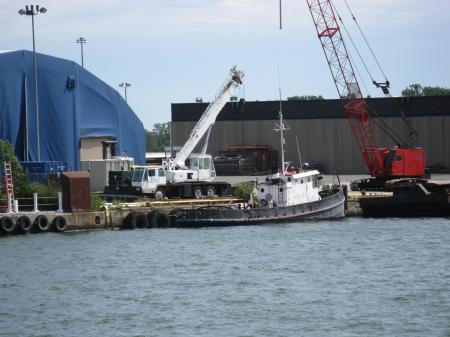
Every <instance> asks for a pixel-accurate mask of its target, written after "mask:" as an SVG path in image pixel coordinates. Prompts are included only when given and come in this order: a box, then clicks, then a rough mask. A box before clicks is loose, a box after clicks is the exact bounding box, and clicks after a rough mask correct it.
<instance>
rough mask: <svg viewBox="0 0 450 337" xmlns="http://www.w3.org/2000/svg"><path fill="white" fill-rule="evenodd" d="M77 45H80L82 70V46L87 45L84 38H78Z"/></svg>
mask: <svg viewBox="0 0 450 337" xmlns="http://www.w3.org/2000/svg"><path fill="white" fill-rule="evenodd" d="M77 43H79V44H80V45H81V66H82V67H83V68H84V60H83V44H85V43H87V40H86V39H85V38H84V37H80V38H79V39H78V40H77Z"/></svg>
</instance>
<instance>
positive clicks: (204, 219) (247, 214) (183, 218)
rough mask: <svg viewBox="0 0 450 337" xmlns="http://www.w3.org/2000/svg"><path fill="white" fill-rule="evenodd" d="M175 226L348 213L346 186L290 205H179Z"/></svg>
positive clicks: (290, 219)
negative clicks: (319, 197) (313, 198)
mask: <svg viewBox="0 0 450 337" xmlns="http://www.w3.org/2000/svg"><path fill="white" fill-rule="evenodd" d="M170 216H171V218H172V225H173V226H174V227H212V226H221V227H222V226H243V225H262V224H267V223H276V222H293V221H302V220H315V219H337V218H342V217H344V216H345V196H344V193H343V191H342V189H340V190H338V191H336V192H334V193H333V194H331V195H328V196H326V197H324V198H322V199H321V200H318V201H314V202H310V203H304V204H299V205H294V206H286V207H264V208H263V207H261V208H247V209H235V208H231V207H227V206H212V207H201V208H196V209H175V210H173V211H172V212H171V214H170Z"/></svg>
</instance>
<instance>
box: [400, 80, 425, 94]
mask: <svg viewBox="0 0 450 337" xmlns="http://www.w3.org/2000/svg"><path fill="white" fill-rule="evenodd" d="M402 96H423V88H422V86H421V85H420V84H419V83H414V84H410V85H408V86H407V87H406V88H405V89H404V90H402Z"/></svg>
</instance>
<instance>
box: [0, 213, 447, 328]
mask: <svg viewBox="0 0 450 337" xmlns="http://www.w3.org/2000/svg"><path fill="white" fill-rule="evenodd" d="M449 238H450V220H449V219H412V220H403V219H358V218H353V219H345V220H342V221H323V222H304V223H296V224H288V225H272V226H270V225H269V226H249V227H230V228H204V229H151V230H135V231H91V232H77V233H65V234H39V235H26V236H15V237H2V238H0V253H1V258H0V336H8V337H10V336H449V335H450V323H449V322H450V243H449Z"/></svg>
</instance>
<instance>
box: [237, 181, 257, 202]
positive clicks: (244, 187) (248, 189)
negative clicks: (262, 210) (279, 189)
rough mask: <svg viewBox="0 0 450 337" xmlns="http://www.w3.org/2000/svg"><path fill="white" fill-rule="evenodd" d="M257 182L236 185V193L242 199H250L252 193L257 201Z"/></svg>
mask: <svg viewBox="0 0 450 337" xmlns="http://www.w3.org/2000/svg"><path fill="white" fill-rule="evenodd" d="M254 188H255V184H253V183H243V184H240V185H238V186H236V188H235V190H234V195H235V196H236V197H238V198H240V199H245V200H249V199H250V195H252V196H253V200H254V201H256V199H257V195H256V194H255V193H254V192H253V189H254Z"/></svg>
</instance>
